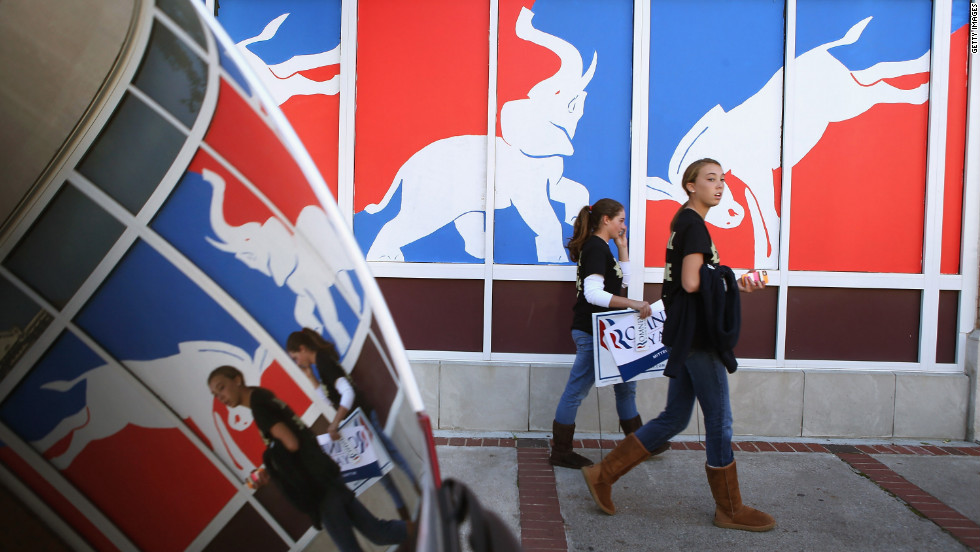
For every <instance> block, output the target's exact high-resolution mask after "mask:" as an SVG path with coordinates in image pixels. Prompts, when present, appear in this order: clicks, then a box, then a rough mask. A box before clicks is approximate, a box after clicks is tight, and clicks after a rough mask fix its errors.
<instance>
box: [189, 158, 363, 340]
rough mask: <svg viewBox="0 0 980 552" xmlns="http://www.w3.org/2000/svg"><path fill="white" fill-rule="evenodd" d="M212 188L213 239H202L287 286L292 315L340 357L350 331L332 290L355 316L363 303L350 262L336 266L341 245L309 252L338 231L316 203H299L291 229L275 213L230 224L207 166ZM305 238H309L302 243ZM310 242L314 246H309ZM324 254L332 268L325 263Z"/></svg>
mask: <svg viewBox="0 0 980 552" xmlns="http://www.w3.org/2000/svg"><path fill="white" fill-rule="evenodd" d="M201 175H202V177H203V178H204V180H205V182H207V183H209V184H210V185H211V187H212V188H213V192H212V196H211V205H210V219H211V229H212V231H213V232H214V234H215V236H217V237H218V240H213V239H211V238H206V239H207V240H208V242H209V243H210V244H211V245H213V246H214V247H216V248H217V249H219V250H221V251H224V252H227V253H232V254H233V255H234V256H235V258H236V259H238V260H239V261H241V262H242V263H244V264H245V265H246V266H248V267H249V268H251V269H254V270H257V271H259V272H261V273H262V274H264V275H266V276H268V277H270V278H272V280H273V282H275V284H276V285H277V286H279V287H282V286H286V287H287V288H289V290H290V291H292V292H293V293H294V294H295V295H296V304H295V306H294V308H293V316H294V318H295V320H296V324H297V326H298V327H300V328H311V329H313V330H315V331H316V332H318V333H320V334H323V333H324V332H326V333H327V334H328V335H329V338H330V339H331V340H332V341H333V343H334V345H336V346H337V351H338V352H339V353H340V354H341V356H343V355H344V354H346V352H347V350H348V348H349V346H350V344H351V333H350V332H349V331H348V330H347V328H346V327H345V326H344V324H343V323H342V322H341V321H340V318H339V316H338V313H337V305H336V303H335V302H334V298H333V295H332V294H331V288H332V287H334V286H336V289H337V290H338V291H339V293H340V295H341V297H343V298H344V300H345V301H346V302H347V304H348V306H349V307H350V308H351V309H352V310H353V311H354V312H355V313H358V314H360V313H361V309H362V307H363V305H364V302H363V300H362V298H361V297H359V296H358V295H357V294H356V292H355V291H354V290H355V288H354V285H353V282H352V280H351V276H350V272H351V270H352V269H353V262H350V263H348V264H347V265H346V266H339V265H337V263H338V262H342V260H343V259H346V255H344V254H343V252H342V251H341V249H340V248H335V249H334V250H331V251H329V252H324V253H323V254H321V255H317V254H316V253H315V252H314V251H316V250H320V249H328V247H327V245H326V242H329V241H330V239H331V237H334V238H335V243H336V241H338V240H336V236H337V233H336V232H335V231H333V229H332V228H331V225H330V221H329V220H328V218H327V215H326V213H325V212H324V211H323V209H321V208H320V207H318V206H315V205H308V206H306V207H304V208H303V209H302V210H301V211H300V214H299V216H298V217H297V219H296V232H297V233H293V232H292V231H290V229H288V228H287V227H286V225H285V224H283V222H282V221H280V220H279V219H278V218H276V217H270V218H269V219H268V220H266V221H265V222H261V223H260V222H254V221H253V222H246V223H245V224H242V225H240V226H231V225H230V224H228V222H227V221H226V220H225V217H224V197H225V186H226V184H225V180H224V178H223V177H222V176H221V175H219V174H217V173H215V172H213V171H210V170H207V169H204V170H203V171H202V172H201ZM307 240H309V241H307ZM310 245H312V247H314V248H316V249H311V247H310ZM324 258H329V259H331V262H333V263H334V265H333V266H330V267H328V266H326V265H325V262H324V261H323V259H324Z"/></svg>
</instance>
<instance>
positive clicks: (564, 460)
mask: <svg viewBox="0 0 980 552" xmlns="http://www.w3.org/2000/svg"><path fill="white" fill-rule="evenodd" d="M551 430H552V432H553V433H554V434H555V437H554V444H553V445H552V446H551V457H550V458H548V462H549V463H550V464H551V465H552V466H559V467H562V468H572V469H573V470H578V469H582V468H584V467H585V466H591V465H592V460H589V459H588V458H586V457H584V456H582V455H581V454H578V453H577V452H575V451H574V450H572V437H573V436H574V435H575V424H559V423H558V422H557V421H554V422H552V424H551Z"/></svg>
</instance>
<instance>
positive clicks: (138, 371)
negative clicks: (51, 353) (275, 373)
mask: <svg viewBox="0 0 980 552" xmlns="http://www.w3.org/2000/svg"><path fill="white" fill-rule="evenodd" d="M179 349H180V352H179V353H178V354H176V355H173V356H169V357H164V358H159V359H154V360H150V361H130V362H125V364H126V367H127V368H128V369H129V370H131V371H132V373H133V375H135V376H136V377H137V378H139V379H140V380H141V381H142V382H143V383H145V384H146V385H147V386H148V387H150V388H151V389H152V390H153V391H154V392H156V393H157V394H159V395H160V396H162V397H164V398H165V400H166V401H167V402H168V404H169V405H170V407H171V408H173V410H174V411H175V412H176V414H177V415H178V416H179V417H180V418H181V419H183V420H187V421H189V422H190V423H192V424H193V426H194V427H196V428H198V429H199V430H201V432H202V433H203V434H204V437H205V438H206V439H207V440H208V442H209V443H210V445H211V447H212V448H213V449H214V451H215V452H216V453H217V454H218V456H219V457H220V458H221V459H222V460H223V461H224V463H225V464H226V465H227V466H228V467H229V468H230V469H234V470H236V471H237V473H238V475H239V476H240V477H244V476H245V475H247V474H248V473H249V472H250V471H251V470H252V469H253V468H254V467H255V465H254V463H253V460H252V459H249V458H248V457H247V456H246V455H245V453H244V452H243V451H242V450H241V449H240V448H239V447H238V445H236V443H235V441H234V440H233V439H232V438H231V434H230V433H229V430H232V431H236V432H241V431H244V430H245V429H247V428H249V427H251V425H252V413H251V410H249V409H248V408H244V407H239V408H235V409H232V410H231V411H229V412H228V417H227V419H219V417H218V416H217V414H216V413H215V412H214V411H213V409H212V406H213V405H212V403H213V402H214V401H213V400H212V398H211V393H210V391H209V390H208V389H207V388H206V387H205V386H203V385H193V384H194V383H197V382H202V381H205V380H206V379H207V375H208V374H209V373H210V372H211V370H213V369H214V368H215V367H217V366H221V365H223V364H228V365H232V366H235V367H237V368H239V369H240V370H241V371H242V373H244V374H245V379H246V380H247V381H250V382H251V381H254V382H257V381H260V378H261V373H262V371H263V370H264V369H265V368H266V366H265V365H266V364H267V354H266V353H265V351H264V350H262V349H260V350H259V351H256V355H255V357H254V359H253V357H251V356H250V355H248V354H247V353H245V351H242V350H241V349H239V348H238V347H235V346H233V345H229V344H227V343H220V342H209V341H200V342H188V343H181V344H180V346H179ZM76 386H82V387H80V389H84V391H85V401H84V406H83V408H82V409H81V410H79V411H77V412H76V413H75V414H72V415H70V416H67V417H66V418H64V419H62V420H61V422H60V423H58V425H57V426H55V427H54V428H53V429H52V430H51V431H50V432H49V433H48V434H47V435H45V436H44V437H42V438H41V439H38V440H36V441H34V442H33V445H34V447H35V448H37V449H38V450H39V451H42V452H45V451H48V450H49V449H51V448H52V446H53V445H55V444H56V443H58V442H59V441H61V440H62V439H64V438H66V437H68V436H69V435H70V436H71V443H70V445H69V446H68V447H67V448H66V449H64V450H61V451H57V452H55V453H54V456H53V457H52V458H51V462H52V463H53V464H54V465H55V466H57V467H58V468H59V469H66V468H67V467H68V466H69V465H71V463H72V461H73V460H74V459H75V457H76V456H78V454H79V453H80V452H81V451H82V450H84V449H85V447H87V446H88V445H89V443H91V442H93V441H98V440H101V439H105V438H108V437H111V436H112V435H115V434H116V433H118V432H119V431H121V430H122V429H123V428H124V427H126V426H127V425H133V426H137V427H145V428H175V427H177V424H178V423H179V422H178V421H177V420H176V419H174V418H173V417H171V416H166V415H164V413H163V411H161V410H160V408H159V407H158V406H157V405H156V404H152V403H148V402H146V401H145V400H142V399H141V398H140V394H139V391H138V389H137V386H138V384H137V383H136V382H135V381H132V380H131V379H130V378H128V377H125V376H123V375H122V374H120V373H119V370H118V368H115V367H113V366H110V365H107V364H103V365H101V366H98V367H96V368H93V369H91V370H89V371H87V372H85V373H83V374H81V375H80V376H78V377H76V378H74V379H72V380H70V381H66V380H55V381H50V382H47V383H45V384H43V385H41V388H42V389H46V390H49V391H57V392H61V393H64V392H67V391H70V390H72V389H74V388H75V387H76ZM124 397H125V398H127V399H128V400H122V398H124ZM258 462H259V463H261V460H258Z"/></svg>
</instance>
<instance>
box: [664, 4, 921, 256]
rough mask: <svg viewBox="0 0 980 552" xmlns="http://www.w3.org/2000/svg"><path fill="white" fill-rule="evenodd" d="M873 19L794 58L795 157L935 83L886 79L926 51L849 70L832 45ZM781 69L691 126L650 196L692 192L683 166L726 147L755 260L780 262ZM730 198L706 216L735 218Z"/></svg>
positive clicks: (853, 36)
mask: <svg viewBox="0 0 980 552" xmlns="http://www.w3.org/2000/svg"><path fill="white" fill-rule="evenodd" d="M869 21H871V17H868V18H866V19H864V20H862V21H859V22H858V23H856V24H855V25H854V26H853V27H851V29H850V30H848V32H847V33H846V34H845V35H844V36H843V37H842V38H840V39H839V40H835V41H832V42H827V43H825V44H822V45H820V46H819V47H817V48H814V49H812V50H810V51H808V52H805V53H803V54H801V55H799V56H798V57H797V58H796V61H795V62H794V63H795V65H794V67H795V71H796V76H797V78H796V81H795V86H796V91H797V94H796V97H795V98H796V99H795V101H797V102H799V105H801V106H806V107H805V114H804V116H802V117H798V118H797V119H796V120H795V121H794V123H795V124H794V127H793V130H794V132H793V133H792V134H791V135H790V136H789V140H790V142H791V143H792V145H791V148H790V152H791V153H790V155H791V157H790V159H789V162H790V164H793V165H795V164H796V162H797V161H799V160H800V159H802V158H803V157H805V156H806V154H807V153H809V151H810V150H811V149H812V148H813V146H815V145H816V144H817V142H819V141H820V138H821V136H823V134H824V132H825V131H826V130H827V126H828V125H829V124H831V123H836V122H839V121H844V120H847V119H852V118H854V117H857V116H858V115H860V114H862V113H864V112H866V111H868V110H869V109H871V108H872V107H874V106H875V105H877V104H880V103H909V104H921V103H923V102H924V101H926V99H927V98H928V94H929V85H928V83H923V84H921V85H919V86H917V87H915V88H913V89H910V90H905V89H902V88H897V87H895V86H893V85H891V84H889V83H888V82H887V81H886V79H891V78H896V77H903V76H907V75H912V74H916V73H922V72H924V71H928V70H929V55H928V52H927V53H925V54H923V55H922V56H921V57H919V58H918V59H915V60H911V61H903V62H882V63H878V64H875V65H874V66H873V67H870V68H868V69H864V70H860V71H851V70H849V69H848V68H847V67H845V66H844V64H843V63H841V62H840V61H838V60H837V59H836V58H834V57H833V55H831V53H830V49H831V48H834V47H837V46H842V45H847V44H853V43H855V42H856V41H857V40H858V38H859V37H860V36H861V33H862V31H864V28H865V27H866V26H867V24H868V22H869ZM782 89H783V70H782V69H780V70H779V71H777V72H776V74H775V75H773V76H772V78H770V79H769V81H768V82H767V83H766V84H765V86H763V87H762V89H761V90H759V91H758V92H757V93H756V94H754V95H753V96H751V97H750V98H749V99H747V100H745V102H743V103H742V104H740V105H738V106H736V107H734V108H733V109H731V110H729V111H727V112H726V111H725V110H724V109H722V107H721V106H720V105H717V106H715V107H714V108H712V109H711V110H710V111H708V113H706V114H705V115H704V116H703V117H701V119H700V120H699V121H698V122H697V123H696V124H695V125H694V126H693V127H692V128H691V130H690V131H688V133H687V134H686V135H685V136H684V139H683V140H682V141H681V142H680V143H679V144H678V145H677V149H676V150H674V153H673V155H672V156H671V159H670V168H669V175H670V182H666V181H664V180H663V179H661V178H658V177H653V178H650V179H648V180H649V181H648V184H647V187H648V193H647V198H648V199H651V200H657V199H671V200H674V201H677V202H679V203H683V202H684V201H686V200H687V195H686V194H685V193H684V192H683V190H682V189H681V182H680V180H681V177H682V175H683V172H684V169H685V168H686V167H687V165H689V164H690V163H691V162H692V161H694V160H696V159H701V158H703V157H712V156H719V155H721V154H722V153H723V154H724V161H723V163H724V164H725V169H726V170H730V171H731V172H732V174H734V175H737V176H738V178H739V179H740V180H742V182H744V183H745V186H746V203H747V205H748V209H749V213H750V214H751V215H752V222H753V231H754V241H755V261H754V266H758V267H766V268H775V267H776V260H775V259H776V256H777V254H778V243H777V240H778V228H779V226H778V225H779V215H778V213H777V209H778V206H777V205H776V204H775V189H774V185H773V171H774V170H776V169H778V168H779V167H780V165H781V160H780V157H781V156H780V151H781V148H780V143H781V140H782V117H781V111H780V106H781V104H782ZM726 197H727V198H728V199H727V200H725V202H724V203H723V204H721V205H719V206H718V208H716V209H713V210H712V211H711V212H710V213H709V214H708V219H707V222H709V223H711V224H714V225H716V226H719V227H722V228H724V227H732V226H737V225H738V224H739V223H740V222H741V213H742V211H741V206H738V204H737V203H736V202H735V201H734V199H732V198H731V192H730V190H726Z"/></svg>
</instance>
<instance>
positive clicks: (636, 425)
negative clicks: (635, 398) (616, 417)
mask: <svg viewBox="0 0 980 552" xmlns="http://www.w3.org/2000/svg"><path fill="white" fill-rule="evenodd" d="M619 427H621V428H623V434H624V435H629V434H630V433H633V432H634V431H636V430H638V429H640V428H641V427H643V419H642V418H640V416H639V415H637V416H636V417H635V418H630V419H629V420H620V421H619ZM669 448H670V441H667V442H666V443H664V444H662V445H660V446H659V447H657V448H655V449H653V450H651V451H650V457H651V458H652V457H654V456H656V455H658V454H661V453H663V452H664V451H666V450H667V449H669Z"/></svg>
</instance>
